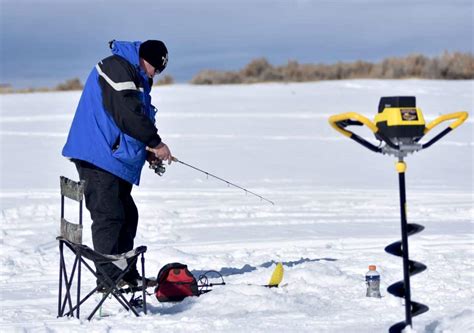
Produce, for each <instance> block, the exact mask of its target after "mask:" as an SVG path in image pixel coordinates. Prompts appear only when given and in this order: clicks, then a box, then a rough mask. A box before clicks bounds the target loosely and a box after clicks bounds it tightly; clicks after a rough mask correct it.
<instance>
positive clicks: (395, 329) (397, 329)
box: [388, 321, 407, 333]
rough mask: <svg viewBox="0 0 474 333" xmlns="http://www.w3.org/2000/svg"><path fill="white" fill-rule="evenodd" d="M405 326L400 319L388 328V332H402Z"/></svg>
mask: <svg viewBox="0 0 474 333" xmlns="http://www.w3.org/2000/svg"><path fill="white" fill-rule="evenodd" d="M405 327H407V324H406V323H405V322H404V321H401V322H399V323H396V324H395V325H393V326H391V327H390V328H389V330H388V332H389V333H400V332H402V331H403V330H404V329H405Z"/></svg>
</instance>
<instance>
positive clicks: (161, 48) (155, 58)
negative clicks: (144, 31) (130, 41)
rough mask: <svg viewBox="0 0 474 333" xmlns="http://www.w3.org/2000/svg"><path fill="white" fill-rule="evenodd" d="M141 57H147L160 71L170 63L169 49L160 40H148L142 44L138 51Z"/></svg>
mask: <svg viewBox="0 0 474 333" xmlns="http://www.w3.org/2000/svg"><path fill="white" fill-rule="evenodd" d="M138 54H139V56H140V58H143V59H145V60H146V61H147V62H148V63H150V64H151V65H152V66H153V67H155V69H156V70H158V71H159V72H160V73H161V72H163V70H164V69H165V68H166V64H167V63H168V49H167V48H166V46H165V43H163V42H162V41H160V40H147V41H146V42H143V43H142V44H141V45H140V50H139V52H138Z"/></svg>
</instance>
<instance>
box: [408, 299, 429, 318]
mask: <svg viewBox="0 0 474 333" xmlns="http://www.w3.org/2000/svg"><path fill="white" fill-rule="evenodd" d="M429 309H430V308H429V307H427V306H426V305H424V304H421V303H417V302H411V314H412V316H413V317H415V316H418V315H421V314H422V313H425V312H427V311H428V310H429Z"/></svg>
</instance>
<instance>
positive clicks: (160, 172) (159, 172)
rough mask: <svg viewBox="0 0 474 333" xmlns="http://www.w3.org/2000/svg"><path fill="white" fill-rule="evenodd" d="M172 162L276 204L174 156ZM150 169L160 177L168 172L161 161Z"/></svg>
mask: <svg viewBox="0 0 474 333" xmlns="http://www.w3.org/2000/svg"><path fill="white" fill-rule="evenodd" d="M171 160H172V161H173V162H176V163H180V164H182V165H185V166H187V167H189V168H191V169H194V170H196V171H198V172H201V173H203V174H205V175H206V176H207V177H209V176H210V177H213V178H215V179H217V180H220V181H221V182H224V183H226V184H227V185H228V186H233V187H235V188H238V189H240V190H242V191H244V192H245V193H246V194H247V193H249V194H251V195H253V196H256V197H258V198H260V200H263V201H266V202H268V203H270V204H272V205H274V204H275V203H274V202H273V201H271V200H268V199H267V198H265V197H263V196H261V195H260V194H257V193H255V192H252V191H250V190H248V189H246V188H244V187H242V186H239V185H237V184H234V183H231V182H230V181H228V180H225V179H223V178H221V177H218V176H216V175H213V174H212V173H210V172H207V171H204V170H201V169H199V168H197V167H195V166H193V165H191V164H188V163H186V162H183V161H181V160H179V159H178V158H176V157H174V156H173V157H172V158H171ZM150 169H153V170H154V171H155V173H156V174H157V175H158V176H161V175H163V173H164V172H165V171H166V168H165V166H164V165H163V163H162V161H160V160H155V161H154V162H152V163H150Z"/></svg>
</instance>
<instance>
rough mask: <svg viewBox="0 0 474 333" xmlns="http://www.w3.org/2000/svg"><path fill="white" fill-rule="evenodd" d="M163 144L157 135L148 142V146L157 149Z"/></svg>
mask: <svg viewBox="0 0 474 333" xmlns="http://www.w3.org/2000/svg"><path fill="white" fill-rule="evenodd" d="M160 143H161V138H160V136H159V135H158V134H157V135H156V137H154V138H153V139H151V140H150V141H148V143H147V146H148V147H150V148H156V147H157V146H158V145H159V144H160Z"/></svg>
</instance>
